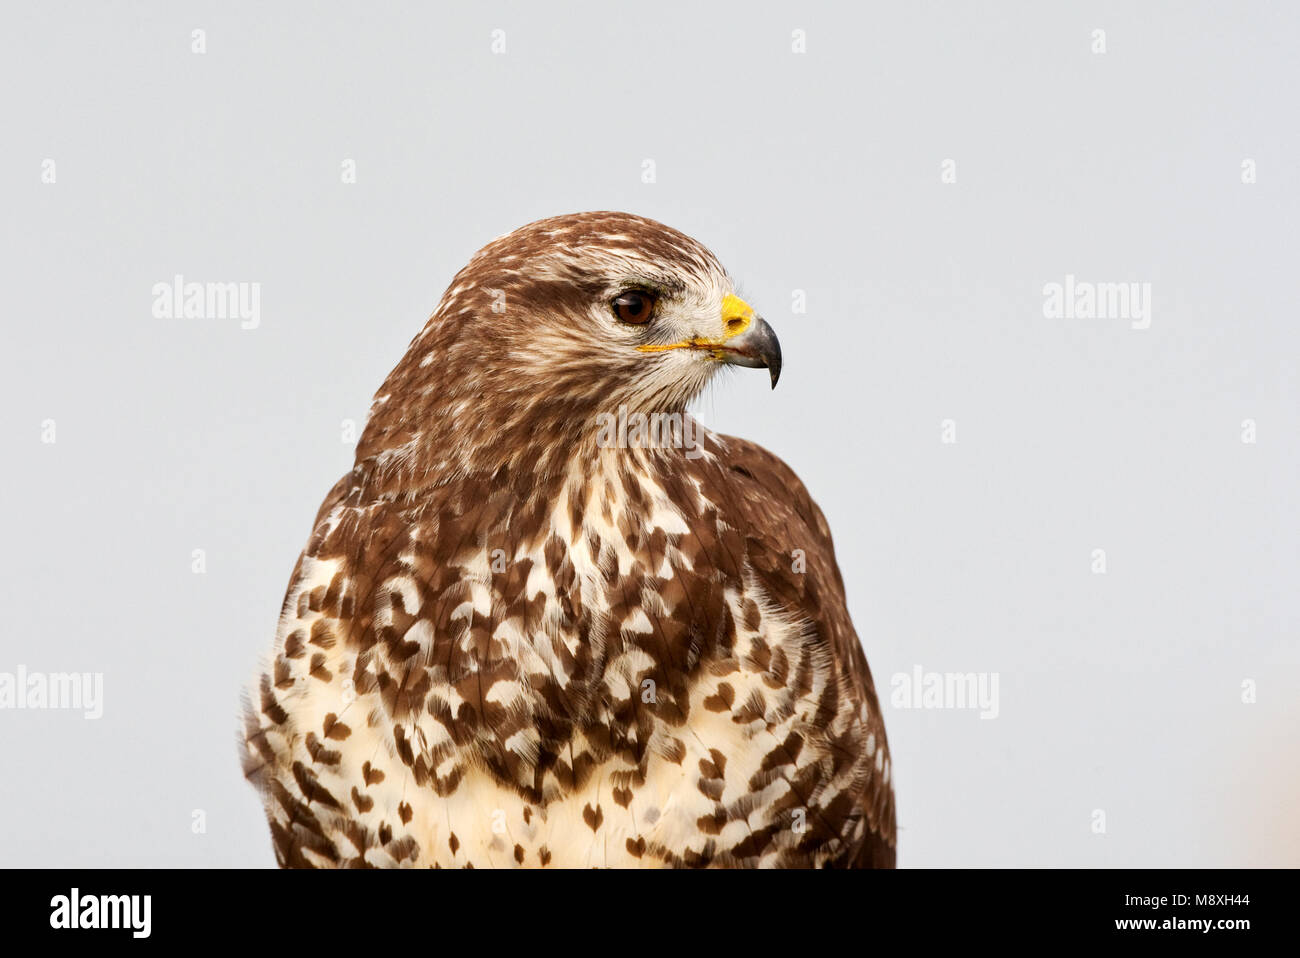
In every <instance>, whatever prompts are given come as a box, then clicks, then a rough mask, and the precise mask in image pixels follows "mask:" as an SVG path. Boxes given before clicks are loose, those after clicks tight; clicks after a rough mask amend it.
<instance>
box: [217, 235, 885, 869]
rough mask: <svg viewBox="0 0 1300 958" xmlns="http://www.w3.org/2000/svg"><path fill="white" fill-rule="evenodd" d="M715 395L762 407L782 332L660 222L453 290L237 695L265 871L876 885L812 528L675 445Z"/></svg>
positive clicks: (873, 832)
mask: <svg viewBox="0 0 1300 958" xmlns="http://www.w3.org/2000/svg"><path fill="white" fill-rule="evenodd" d="M729 364H731V365H739V366H750V367H765V368H767V370H768V371H769V375H770V377H771V381H772V385H773V386H775V385H776V381H777V376H778V374H779V373H780V369H781V350H780V347H779V345H778V342H777V339H776V336H775V334H774V333H773V331H772V329H771V327H770V326H769V325H768V324H767V323H766V322H765V321H764V320H763V319H762V317H760V316H759V315H758V314H757V313H755V311H754V310H753V309H752V308H751V307H750V306H749V305H748V304H746V303H745V302H744V301H743V300H742V299H740V298H739V297H738V296H737V295H736V293H735V290H734V287H733V284H732V281H731V279H730V278H729V276H728V274H727V273H726V271H725V270H724V269H723V268H722V266H721V265H720V264H719V262H718V260H717V259H716V258H715V257H714V256H713V254H712V253H710V252H709V251H708V250H707V249H705V248H704V247H703V246H701V245H700V244H699V243H698V242H696V241H695V240H693V239H691V238H689V237H687V236H685V235H683V234H681V233H679V232H677V231H676V230H673V229H670V228H669V227H666V226H664V225H662V224H659V223H656V222H654V221H652V220H648V219H644V218H641V217H638V216H633V215H629V214H626V213H611V212H600V213H583V214H574V215H568V216H560V217H555V218H552V219H545V220H540V221H538V222H535V223H532V224H530V225H528V226H525V227H522V228H521V229H518V230H516V231H515V232H513V233H510V234H508V235H506V236H503V237H501V238H499V239H497V240H495V241H493V242H492V243H490V244H488V245H487V246H486V247H484V248H483V249H482V250H480V251H479V252H478V253H477V254H475V256H474V257H473V258H472V259H471V260H470V262H469V264H468V265H467V266H466V267H465V268H464V269H462V270H461V271H460V272H459V273H458V274H457V275H456V277H455V278H454V279H453V280H452V283H451V286H450V288H449V289H448V290H447V292H446V293H445V294H444V296H443V298H442V301H441V302H440V303H439V305H438V307H437V309H436V310H435V312H434V313H433V316H432V317H431V318H430V319H429V321H428V323H427V324H426V325H425V326H424V328H423V329H422V330H421V331H420V333H419V334H418V335H416V337H415V338H414V339H413V340H412V341H411V344H410V346H409V348H408V349H407V351H406V354H405V355H404V356H403V357H402V359H401V361H400V362H399V363H398V364H397V366H396V368H394V369H393V371H392V372H391V373H390V374H389V376H388V378H387V380H386V381H385V382H384V384H383V386H382V387H381V388H380V389H379V391H378V393H377V394H376V396H375V399H374V402H373V404H372V406H371V409H370V416H369V420H368V422H367V425H366V428H365V430H364V432H363V434H362V436H361V439H360V441H359V443H358V445H357V451H356V464H355V466H354V468H353V469H352V471H351V472H350V473H348V474H347V475H346V476H344V477H343V478H342V479H341V480H340V481H339V482H338V483H337V484H336V485H335V486H334V488H333V489H332V490H331V491H330V493H329V495H328V496H327V497H326V499H325V502H324V504H323V505H322V506H321V507H320V511H319V513H318V514H317V516H316V521H315V526H314V528H313V530H312V532H311V536H310V539H309V541H308V543H307V547H306V549H305V550H304V551H303V553H302V555H301V557H300V558H299V560H298V564H297V566H296V567H295V568H294V571H293V575H292V578H291V580H290V584H289V589H288V594H287V595H286V596H285V600H284V607H283V610H282V613H281V617H280V622H279V630H278V633H277V636H276V639H275V644H274V647H273V649H272V652H271V655H270V657H269V659H268V660H267V662H266V664H265V668H264V669H263V670H262V672H261V674H260V675H259V676H258V677H257V678H256V679H255V681H254V684H253V685H252V686H251V687H250V688H249V690H248V695H247V698H246V701H245V714H244V725H243V730H242V733H241V736H240V739H241V742H240V744H241V753H242V758H243V765H244V772H245V775H246V776H247V777H248V779H249V780H250V781H252V782H253V783H254V784H255V785H256V786H257V787H258V788H259V790H260V792H261V794H262V798H263V802H264V806H265V811H266V815H267V818H268V819H269V822H270V827H271V838H272V843H273V846H274V850H275V856H276V859H277V861H278V862H279V864H280V865H281V866H286V867H376V866H378V867H394V866H444V867H446V866H454V867H474V868H482V867H519V866H522V867H541V866H551V867H593V866H595V867H706V866H711V867H868V866H876V867H890V866H892V865H893V864H894V857H895V829H894V797H893V789H892V785H891V766H890V758H889V750H888V746H887V744H886V741H885V729H884V725H883V722H882V717H881V712H880V705H879V703H878V700H877V697H876V693H875V690H874V688H873V685H872V680H871V673H870V672H869V671H868V668H867V662H866V658H865V656H864V654H863V651H862V647H861V645H860V644H859V642H858V638H857V636H856V634H855V633H854V630H853V625H852V623H851V622H850V620H849V615H848V611H847V609H846V607H845V595H844V584H843V581H842V579H841V577H840V573H839V569H838V567H837V565H836V562H835V556H834V551H833V548H832V544H831V534H830V529H829V528H828V526H827V523H826V519H825V518H824V517H823V515H822V512H821V510H820V509H819V508H818V507H817V505H816V504H815V503H814V502H813V500H812V499H811V498H810V497H809V495H808V492H807V491H806V490H805V488H804V486H803V484H802V483H801V482H800V481H799V479H798V477H796V476H795V474H794V473H793V472H792V471H791V470H790V468H789V467H788V466H786V465H785V463H783V462H782V461H781V460H779V459H778V458H777V457H776V456H774V455H772V454H771V453H770V452H767V451H766V450H764V449H762V448H760V447H759V446H757V445H755V444H753V443H751V442H748V441H746V440H744V439H738V438H733V437H730V436H723V435H717V434H714V433H712V432H710V431H708V430H706V429H703V428H702V427H700V426H699V424H698V422H697V421H696V420H694V419H692V418H691V417H689V416H687V415H686V406H687V404H688V403H689V402H690V401H691V400H692V398H694V397H695V396H696V395H697V394H698V393H699V392H700V391H701V390H702V389H703V388H704V386H705V385H706V384H707V383H708V382H709V381H710V379H711V378H712V377H713V376H714V375H715V374H716V373H717V372H718V371H719V370H720V369H721V368H722V367H723V366H724V365H729ZM647 422H649V423H650V428H647V426H646V424H647ZM629 423H631V424H632V425H631V427H629V425H628V424H629ZM615 424H616V425H615ZM655 424H660V425H662V426H663V428H661V429H655V428H653V426H654V425H655Z"/></svg>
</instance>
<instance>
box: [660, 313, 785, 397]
mask: <svg viewBox="0 0 1300 958" xmlns="http://www.w3.org/2000/svg"><path fill="white" fill-rule="evenodd" d="M637 349H638V350H640V351H641V352H650V353H658V352H664V351H665V350H669V349H694V350H699V351H701V352H704V353H707V354H708V355H709V356H710V357H711V358H713V359H716V360H717V361H718V362H723V363H727V364H728V365H731V366H749V367H754V368H757V367H760V366H761V367H763V368H765V369H766V370H767V371H768V375H770V376H771V377H772V388H773V389H775V388H776V381H777V380H778V379H779V378H780V377H781V343H780V342H779V341H778V340H777V338H776V333H774V332H772V327H771V326H769V325H768V324H767V322H766V320H764V319H763V317H762V316H759V315H758V314H757V313H756V312H754V308H753V307H752V306H750V305H749V304H748V303H746V302H745V301H744V300H743V299H741V298H740V297H739V296H731V295H728V296H727V297H726V298H724V299H723V301H722V335H721V336H718V337H708V336H694V337H692V338H690V339H686V340H683V341H681V342H679V343H665V344H662V345H660V344H658V343H655V344H650V345H645V346H638V347H637Z"/></svg>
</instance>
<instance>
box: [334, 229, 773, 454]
mask: <svg viewBox="0 0 1300 958" xmlns="http://www.w3.org/2000/svg"><path fill="white" fill-rule="evenodd" d="M725 365H739V366H751V367H763V368H766V369H767V370H768V372H769V376H770V378H771V382H772V385H773V387H775V386H776V382H777V378H778V376H779V375H780V372H781V347H780V344H779V343H778V342H777V338H776V335H775V334H774V333H773V332H772V329H771V327H770V326H768V324H767V323H766V322H765V321H764V320H763V318H762V317H761V316H759V315H758V314H757V313H756V312H755V310H754V309H753V308H752V307H751V306H750V305H749V304H748V303H746V302H745V301H744V300H742V299H741V298H740V297H739V296H737V295H736V291H735V288H734V286H733V284H732V281H731V279H730V277H729V276H728V275H727V272H726V270H724V269H723V268H722V266H721V264H720V263H719V262H718V260H717V259H716V258H715V257H714V255H713V254H712V253H710V252H709V251H708V250H707V249H706V248H705V247H703V246H702V245H700V244H699V243H698V242H696V241H695V240H693V239H691V238H690V237H688V236H685V235H684V234H682V233H679V232H677V231H676V230H674V229H671V228H669V227H667V226H664V225H662V224H660V223H656V222H654V221H653V220H649V219H645V218H643V217H639V216H633V215H631V214H627V213H608V212H601V213H580V214H574V215H570V216H560V217H554V218H551V219H545V220H539V221H538V222H535V223H531V224H529V225H527V226H524V227H522V228H520V229H518V230H515V231H514V232H512V233H509V234H507V235H505V236H503V237H500V238H499V239H496V240H494V241H493V242H491V243H489V244H488V245H487V246H485V247H484V248H483V249H481V250H480V251H479V252H478V253H476V254H475V255H474V256H473V258H472V259H471V260H470V262H469V263H468V265H466V266H465V268H464V269H462V270H461V271H460V272H459V273H458V274H457V275H456V277H455V278H454V279H453V280H452V283H451V286H450V287H449V288H448V290H447V292H446V293H445V294H444V296H443V298H442V301H441V303H439V305H438V308H437V310H436V311H435V312H434V314H433V316H432V317H431V318H430V320H429V322H428V324H427V325H426V326H425V328H424V329H423V331H421V333H420V334H419V335H418V336H416V338H415V339H414V340H413V341H412V343H411V345H410V347H409V349H408V350H407V353H406V355H405V357H403V359H402V361H401V363H399V364H398V366H397V367H396V368H395V369H394V370H393V372H392V373H391V374H390V376H389V378H388V380H387V381H386V382H385V384H384V386H383V387H382V388H381V389H380V390H379V393H378V394H377V395H376V399H375V405H374V407H373V408H372V411H371V422H370V424H369V426H368V427H367V430H366V435H365V436H363V437H362V442H361V445H360V446H359V448H358V459H359V461H360V460H361V459H362V457H363V455H364V456H368V457H370V458H375V457H378V456H381V455H383V454H385V453H387V454H388V456H389V458H390V459H394V460H402V461H404V462H407V463H408V464H409V465H411V466H412V467H415V466H416V463H415V461H414V460H415V459H416V458H419V459H420V460H421V463H422V465H421V466H419V468H432V469H439V468H440V469H443V470H444V471H448V472H453V473H465V472H468V471H481V470H490V471H495V470H496V469H499V468H500V467H501V466H503V465H504V466H509V467H511V468H517V467H518V466H520V465H521V464H524V463H527V462H529V461H530V457H531V460H532V461H533V463H534V465H535V466H540V467H541V468H552V467H557V466H558V465H559V463H557V462H553V461H551V460H553V459H554V458H555V457H556V455H557V454H563V455H565V456H570V455H572V454H573V452H574V451H575V449H574V447H575V445H576V446H579V447H580V446H582V445H584V439H585V435H584V432H590V431H591V430H593V429H594V425H593V423H594V421H595V417H596V416H598V415H599V414H600V413H601V412H609V413H613V412H614V411H615V410H620V409H621V410H626V411H628V412H630V413H641V414H645V415H650V414H654V413H669V414H671V413H681V412H684V410H685V407H686V404H687V403H688V402H690V400H691V399H693V398H694V397H695V396H696V395H698V394H699V392H700V391H701V390H702V389H703V388H704V386H705V385H706V384H707V383H708V382H709V380H710V379H711V378H712V377H713V376H714V375H715V374H716V373H717V371H718V370H719V369H721V368H722V367H723V366H725ZM431 440H432V441H435V442H436V443H437V444H438V446H439V449H438V450H436V452H435V451H434V450H429V449H422V447H424V446H426V445H427V444H428V442H429V441H431ZM421 450H422V452H423V453H426V454H421V455H420V456H418V457H417V456H416V455H415V454H416V452H417V451H421ZM404 451H405V452H404Z"/></svg>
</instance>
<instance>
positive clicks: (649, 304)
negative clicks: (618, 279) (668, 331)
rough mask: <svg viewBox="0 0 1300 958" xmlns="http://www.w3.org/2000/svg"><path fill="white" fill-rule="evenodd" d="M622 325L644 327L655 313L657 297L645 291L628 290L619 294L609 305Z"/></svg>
mask: <svg viewBox="0 0 1300 958" xmlns="http://www.w3.org/2000/svg"><path fill="white" fill-rule="evenodd" d="M609 305H610V306H611V307H613V309H614V315H615V316H616V317H618V321H619V322H620V323H631V324H632V325H634V326H644V325H645V324H646V323H648V322H650V318H651V317H652V316H654V311H655V295H654V293H647V292H646V291H645V290H643V289H628V290H624V291H623V292H621V293H619V294H618V295H617V296H615V297H614V298H613V300H611V301H610V304H609Z"/></svg>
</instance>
